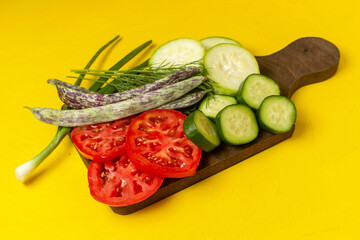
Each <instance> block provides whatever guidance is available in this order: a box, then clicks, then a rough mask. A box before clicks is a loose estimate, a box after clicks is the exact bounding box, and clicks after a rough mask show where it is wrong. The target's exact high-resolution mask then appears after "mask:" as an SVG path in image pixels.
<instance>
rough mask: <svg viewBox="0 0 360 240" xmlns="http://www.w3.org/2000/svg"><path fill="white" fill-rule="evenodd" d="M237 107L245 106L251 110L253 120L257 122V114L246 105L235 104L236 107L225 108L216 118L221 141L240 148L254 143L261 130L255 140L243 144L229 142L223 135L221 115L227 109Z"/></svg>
mask: <svg viewBox="0 0 360 240" xmlns="http://www.w3.org/2000/svg"><path fill="white" fill-rule="evenodd" d="M236 105H243V106H245V107H247V108H249V110H250V111H251V113H252V114H253V115H252V117H253V119H254V120H255V121H256V120H257V118H256V115H255V113H254V112H253V110H252V109H251V108H250V107H249V106H247V105H244V104H234V105H229V106H227V107H225V108H224V109H223V110H221V111H220V112H219V113H218V115H217V116H216V128H217V129H218V134H219V137H220V139H221V141H223V142H225V143H227V144H229V145H234V146H239V145H243V144H246V143H249V142H252V141H253V140H254V139H255V138H256V137H257V136H258V134H259V128H258V129H257V134H256V136H255V137H254V138H253V139H251V140H249V141H246V142H242V143H233V142H232V141H229V140H228V139H227V138H226V136H225V135H224V134H223V127H222V124H221V114H222V113H223V112H224V111H226V109H227V108H229V107H232V106H236Z"/></svg>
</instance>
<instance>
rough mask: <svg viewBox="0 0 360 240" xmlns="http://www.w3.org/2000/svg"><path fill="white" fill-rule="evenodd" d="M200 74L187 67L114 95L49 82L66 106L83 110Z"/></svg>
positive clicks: (197, 70)
mask: <svg viewBox="0 0 360 240" xmlns="http://www.w3.org/2000/svg"><path fill="white" fill-rule="evenodd" d="M199 72H200V69H199V68H197V67H186V68H183V69H181V70H179V71H177V72H175V73H173V74H171V75H169V76H167V77H165V78H162V79H160V80H157V81H154V82H152V83H149V84H147V85H144V86H142V87H139V88H134V89H131V90H128V91H125V92H118V93H112V94H94V92H89V91H88V90H87V92H85V91H84V90H83V89H80V90H81V91H78V89H79V87H76V86H71V84H66V83H64V82H61V81H58V80H57V81H56V80H49V82H50V83H53V84H55V86H56V87H57V90H58V95H59V97H60V99H61V100H62V101H63V102H64V103H65V104H67V105H68V106H70V107H72V108H76V109H82V108H90V107H98V106H104V105H107V104H111V103H116V102H120V101H123V100H126V99H129V98H133V97H137V96H140V95H142V94H144V93H147V92H150V91H154V90H156V89H159V88H161V87H164V86H167V85H170V84H173V83H176V82H179V81H182V80H184V79H187V78H189V77H191V76H193V75H195V74H197V73H199ZM69 85H70V86H69ZM85 90H86V89H85Z"/></svg>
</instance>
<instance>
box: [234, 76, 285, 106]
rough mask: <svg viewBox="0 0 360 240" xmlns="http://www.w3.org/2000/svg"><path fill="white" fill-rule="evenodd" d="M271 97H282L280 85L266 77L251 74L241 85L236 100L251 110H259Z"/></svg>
mask: <svg viewBox="0 0 360 240" xmlns="http://www.w3.org/2000/svg"><path fill="white" fill-rule="evenodd" d="M271 95H280V87H279V85H278V84H277V83H276V82H275V81H274V80H272V79H271V78H268V77H266V76H264V75H261V74H251V75H249V76H248V77H247V78H246V79H245V81H244V82H243V83H242V84H241V85H240V88H239V91H238V93H237V95H236V100H237V101H238V102H239V103H244V104H247V105H248V106H249V107H251V108H254V109H258V108H259V107H260V104H261V102H262V101H263V100H264V99H265V98H266V97H268V96H271Z"/></svg>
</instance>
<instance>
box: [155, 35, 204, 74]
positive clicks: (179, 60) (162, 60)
mask: <svg viewBox="0 0 360 240" xmlns="http://www.w3.org/2000/svg"><path fill="white" fill-rule="evenodd" d="M204 52H205V50H204V48H203V46H202V45H201V43H200V42H199V41H196V40H194V39H191V38H179V39H175V40H172V41H169V42H167V43H165V44H163V45H161V46H159V47H158V48H157V49H156V50H155V51H154V53H153V54H152V55H151V57H150V63H149V64H150V66H151V67H155V68H156V67H159V66H164V65H170V66H171V65H183V64H188V63H192V62H195V61H199V60H201V59H202V58H203V56H204Z"/></svg>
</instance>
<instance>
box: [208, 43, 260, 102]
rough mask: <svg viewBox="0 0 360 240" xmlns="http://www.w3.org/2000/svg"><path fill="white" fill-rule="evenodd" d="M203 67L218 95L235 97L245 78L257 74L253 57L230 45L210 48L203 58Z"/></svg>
mask: <svg viewBox="0 0 360 240" xmlns="http://www.w3.org/2000/svg"><path fill="white" fill-rule="evenodd" d="M204 67H205V69H206V71H207V72H208V76H209V77H210V79H212V80H213V81H214V84H213V85H214V91H215V93H218V94H224V95H230V96H235V95H236V93H237V92H238V90H239V87H240V84H241V83H242V82H243V81H244V80H245V78H246V77H247V76H249V75H250V74H253V73H259V66H258V63H257V61H256V59H255V57H254V56H253V55H252V54H251V53H250V52H249V51H247V50H246V49H244V48H242V47H240V46H239V45H235V44H231V43H222V44H218V45H215V46H214V47H212V48H210V49H209V50H208V51H207V52H206V53H205V56H204Z"/></svg>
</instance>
